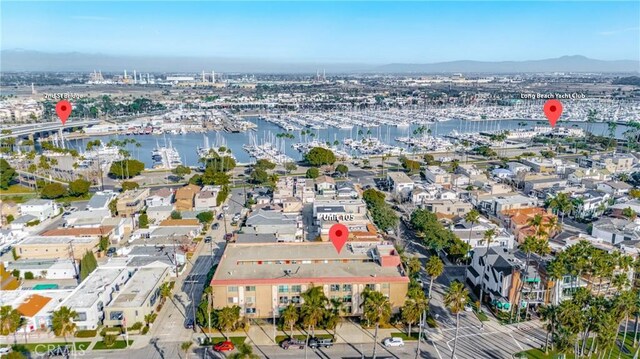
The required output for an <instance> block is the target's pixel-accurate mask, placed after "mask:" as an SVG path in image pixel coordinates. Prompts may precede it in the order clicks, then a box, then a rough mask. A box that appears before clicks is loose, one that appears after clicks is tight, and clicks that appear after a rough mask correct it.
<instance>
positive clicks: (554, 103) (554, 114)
mask: <svg viewBox="0 0 640 359" xmlns="http://www.w3.org/2000/svg"><path fill="white" fill-rule="evenodd" d="M544 115H545V116H547V119H548V120H549V124H550V125H551V127H556V122H558V119H559V118H560V115H562V103H561V102H560V101H558V100H549V101H547V102H545V103H544Z"/></svg>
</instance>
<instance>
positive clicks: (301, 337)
mask: <svg viewBox="0 0 640 359" xmlns="http://www.w3.org/2000/svg"><path fill="white" fill-rule="evenodd" d="M293 337H294V338H296V339H298V340H302V341H306V340H307V336H306V335H305V334H296V335H294V336H293ZM315 337H316V338H319V339H332V340H333V335H331V334H316V335H315ZM287 338H289V336H288V335H277V336H276V343H280V342H281V341H283V340H285V339H287ZM309 338H311V335H309Z"/></svg>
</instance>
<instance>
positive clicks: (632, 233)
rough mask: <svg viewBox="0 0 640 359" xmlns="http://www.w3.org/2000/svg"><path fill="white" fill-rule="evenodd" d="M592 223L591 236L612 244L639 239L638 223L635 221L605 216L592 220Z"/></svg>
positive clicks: (639, 228)
mask: <svg viewBox="0 0 640 359" xmlns="http://www.w3.org/2000/svg"><path fill="white" fill-rule="evenodd" d="M592 225H593V229H592V231H591V235H592V236H594V237H597V238H601V239H603V240H605V241H606V242H608V243H611V244H613V245H618V244H621V243H623V242H626V241H636V240H638V239H640V224H639V223H638V222H636V221H631V220H628V219H622V218H608V217H605V218H601V219H599V220H597V221H595V222H593V224H592Z"/></svg>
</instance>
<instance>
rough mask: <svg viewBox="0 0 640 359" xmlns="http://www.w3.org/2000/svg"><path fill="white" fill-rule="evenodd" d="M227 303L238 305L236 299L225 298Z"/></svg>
mask: <svg viewBox="0 0 640 359" xmlns="http://www.w3.org/2000/svg"><path fill="white" fill-rule="evenodd" d="M227 303H229V304H237V303H238V297H227Z"/></svg>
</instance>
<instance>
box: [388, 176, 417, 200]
mask: <svg viewBox="0 0 640 359" xmlns="http://www.w3.org/2000/svg"><path fill="white" fill-rule="evenodd" d="M387 181H388V182H389V186H390V187H391V190H392V191H393V193H395V194H399V195H404V196H408V195H409V193H411V190H413V186H414V185H415V183H414V182H413V180H412V179H411V178H409V176H407V175H406V174H405V173H404V172H387Z"/></svg>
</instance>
